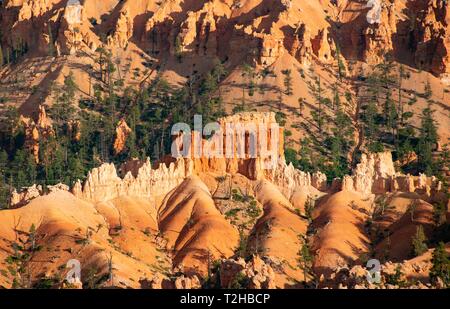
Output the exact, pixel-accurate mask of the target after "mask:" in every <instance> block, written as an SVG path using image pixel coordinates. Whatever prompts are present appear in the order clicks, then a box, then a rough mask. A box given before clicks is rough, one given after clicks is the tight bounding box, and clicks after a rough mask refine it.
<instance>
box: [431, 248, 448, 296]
mask: <svg viewBox="0 0 450 309" xmlns="http://www.w3.org/2000/svg"><path fill="white" fill-rule="evenodd" d="M431 263H432V264H433V266H432V267H431V269H430V279H431V280H432V281H434V282H435V281H436V280H437V279H438V278H439V279H441V280H442V281H443V283H444V284H445V286H446V287H449V286H450V259H449V256H448V253H447V251H446V250H445V244H444V243H443V242H439V244H438V245H437V246H436V248H435V249H434V251H433V255H432V259H431Z"/></svg>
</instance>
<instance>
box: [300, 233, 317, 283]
mask: <svg viewBox="0 0 450 309" xmlns="http://www.w3.org/2000/svg"><path fill="white" fill-rule="evenodd" d="M302 238H303V240H302V242H303V244H302V246H301V248H300V250H299V252H298V256H299V258H298V263H299V267H300V269H302V270H303V278H304V279H303V280H304V281H305V283H306V281H307V276H308V275H309V276H311V277H313V280H314V277H315V276H314V272H313V268H312V266H313V262H314V256H313V254H312V253H311V249H310V247H309V244H308V241H307V239H306V237H302Z"/></svg>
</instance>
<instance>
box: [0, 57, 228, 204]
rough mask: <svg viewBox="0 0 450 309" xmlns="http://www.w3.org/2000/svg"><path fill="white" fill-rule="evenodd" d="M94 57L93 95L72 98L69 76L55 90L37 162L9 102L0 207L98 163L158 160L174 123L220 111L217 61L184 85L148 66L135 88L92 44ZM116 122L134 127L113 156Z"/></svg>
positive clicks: (1, 148)
mask: <svg viewBox="0 0 450 309" xmlns="http://www.w3.org/2000/svg"><path fill="white" fill-rule="evenodd" d="M16 54H17V55H18V54H19V53H16ZM96 61H97V63H98V64H99V65H98V69H97V70H94V69H93V70H94V72H93V73H91V75H92V80H93V93H92V97H91V98H89V99H83V100H81V101H78V100H77V98H76V96H75V93H76V92H77V90H78V86H77V83H76V80H75V77H74V75H73V74H72V73H69V74H68V75H67V76H66V77H65V79H64V83H63V85H62V86H61V87H53V93H54V96H55V103H54V104H53V106H52V107H51V108H50V109H49V110H48V113H49V115H50V117H51V118H52V120H53V131H54V132H53V133H52V132H40V142H39V153H38V158H37V159H38V160H36V158H34V156H33V155H32V152H31V150H30V148H29V147H30V146H29V145H27V144H26V143H25V127H24V125H23V124H22V123H21V122H20V121H19V113H18V111H17V110H16V109H15V108H12V107H9V108H7V109H5V110H4V112H3V115H2V116H3V119H2V120H3V121H2V124H1V126H0V203H1V204H0V207H6V206H7V205H8V200H9V195H10V193H11V192H12V190H13V188H21V187H25V186H30V185H32V184H38V185H42V186H43V188H44V190H46V187H47V186H48V185H54V184H57V183H60V182H61V183H65V184H67V185H73V183H74V182H75V181H76V180H77V179H80V180H83V179H84V177H86V174H87V172H88V171H89V170H91V169H92V168H94V167H96V166H99V165H100V164H102V163H103V162H114V163H121V162H123V161H124V160H127V159H129V158H145V157H147V156H149V157H151V159H153V160H154V159H159V158H160V157H162V156H163V155H165V154H167V153H169V151H170V146H171V136H170V133H171V132H170V128H171V127H172V124H174V123H177V122H187V123H190V122H191V121H192V119H193V115H194V114H199V113H200V114H202V116H203V122H204V123H206V122H209V121H212V120H216V119H217V118H218V117H222V116H224V115H225V113H224V110H223V106H222V99H221V96H220V91H219V89H218V88H219V87H218V85H219V83H220V82H221V81H222V80H223V78H224V77H225V76H226V74H227V72H226V70H225V68H224V66H223V64H222V62H221V61H219V60H215V61H214V62H213V67H212V69H211V70H210V71H209V72H207V73H206V74H205V75H204V76H195V78H191V79H190V80H189V81H188V83H186V85H185V86H183V87H179V86H172V85H171V84H169V83H168V82H167V81H166V80H165V79H164V78H163V77H162V76H161V74H159V73H158V68H157V67H152V68H151V69H152V70H151V71H149V72H147V73H146V74H151V73H154V72H156V73H157V74H156V75H157V76H156V78H154V79H153V80H151V81H150V80H149V81H148V82H147V83H142V84H141V85H140V86H139V88H136V87H131V86H130V87H124V82H123V80H121V79H120V75H121V74H120V69H119V67H118V66H117V61H116V60H115V59H113V56H112V53H111V52H110V51H108V50H106V49H104V48H98V49H97V52H96ZM121 119H125V121H126V122H127V124H128V126H129V127H130V128H131V130H132V132H131V133H130V135H129V138H127V142H126V145H125V149H124V150H123V151H122V152H120V153H116V152H115V151H114V149H113V144H114V139H115V135H116V133H115V128H116V126H117V123H118V122H119V120H121Z"/></svg>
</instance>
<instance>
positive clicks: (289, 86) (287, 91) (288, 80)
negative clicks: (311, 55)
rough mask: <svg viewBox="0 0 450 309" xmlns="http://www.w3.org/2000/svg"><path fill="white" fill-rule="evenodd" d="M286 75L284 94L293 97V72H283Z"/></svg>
mask: <svg viewBox="0 0 450 309" xmlns="http://www.w3.org/2000/svg"><path fill="white" fill-rule="evenodd" d="M281 73H282V74H283V75H284V93H285V94H286V95H288V96H290V95H292V94H293V92H292V76H291V73H292V71H291V70H289V69H287V70H283V71H282V72H281Z"/></svg>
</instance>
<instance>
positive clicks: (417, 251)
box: [412, 225, 428, 257]
mask: <svg viewBox="0 0 450 309" xmlns="http://www.w3.org/2000/svg"><path fill="white" fill-rule="evenodd" d="M426 241H427V237H426V236H425V233H424V231H423V227H422V225H419V226H418V227H417V229H416V234H415V235H414V237H413V239H412V247H413V252H412V253H413V256H414V257H416V256H419V255H422V254H424V253H425V252H426V251H427V250H428V246H427V244H426Z"/></svg>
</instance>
